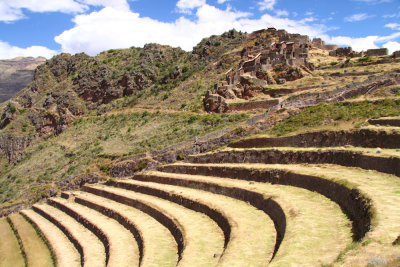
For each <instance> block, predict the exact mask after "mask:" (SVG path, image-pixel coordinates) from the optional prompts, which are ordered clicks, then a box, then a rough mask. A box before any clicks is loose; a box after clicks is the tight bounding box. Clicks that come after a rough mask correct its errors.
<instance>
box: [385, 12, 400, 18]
mask: <svg viewBox="0 0 400 267" xmlns="http://www.w3.org/2000/svg"><path fill="white" fill-rule="evenodd" d="M383 18H384V19H392V18H400V12H399V13H394V14H386V15H383Z"/></svg>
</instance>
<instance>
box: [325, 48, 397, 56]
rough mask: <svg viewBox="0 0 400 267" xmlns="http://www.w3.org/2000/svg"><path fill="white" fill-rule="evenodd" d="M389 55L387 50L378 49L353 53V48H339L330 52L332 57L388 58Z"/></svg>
mask: <svg viewBox="0 0 400 267" xmlns="http://www.w3.org/2000/svg"><path fill="white" fill-rule="evenodd" d="M388 54H389V52H388V49H387V48H377V49H368V50H367V51H361V52H356V51H353V49H352V48H351V47H342V48H338V49H336V50H334V51H330V52H329V56H332V57H351V58H355V57H365V56H369V57H380V56H387V55H388Z"/></svg>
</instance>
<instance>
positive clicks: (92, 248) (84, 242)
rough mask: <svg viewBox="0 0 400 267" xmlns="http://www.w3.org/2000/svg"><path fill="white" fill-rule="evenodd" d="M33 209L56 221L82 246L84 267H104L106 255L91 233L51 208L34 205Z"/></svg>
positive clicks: (70, 218)
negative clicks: (35, 208)
mask: <svg viewBox="0 0 400 267" xmlns="http://www.w3.org/2000/svg"><path fill="white" fill-rule="evenodd" d="M35 207H37V208H38V209H40V210H42V211H43V212H45V213H46V214H48V215H50V216H51V217H52V218H54V219H56V220H57V221H58V222H59V223H60V224H61V225H63V226H64V227H65V228H66V229H68V231H69V232H70V233H72V235H73V236H74V238H75V239H76V240H77V241H78V242H79V244H80V245H81V246H82V249H83V254H84V263H85V265H84V266H93V267H104V266H106V255H105V249H104V246H103V244H102V243H101V242H100V240H99V239H98V238H97V237H96V236H95V235H94V234H93V233H92V232H91V231H89V230H88V229H86V228H85V227H83V226H82V225H81V224H80V223H78V222H77V221H75V220H74V219H73V218H72V217H70V216H68V215H67V214H65V213H64V212H62V211H60V210H58V209H56V208H54V207H52V206H49V205H35Z"/></svg>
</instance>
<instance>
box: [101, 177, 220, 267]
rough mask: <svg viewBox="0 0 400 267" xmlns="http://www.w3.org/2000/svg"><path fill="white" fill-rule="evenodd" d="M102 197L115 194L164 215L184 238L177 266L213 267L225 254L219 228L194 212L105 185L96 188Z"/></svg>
mask: <svg viewBox="0 0 400 267" xmlns="http://www.w3.org/2000/svg"><path fill="white" fill-rule="evenodd" d="M95 188H96V189H100V190H101V191H102V194H107V193H112V194H115V195H118V196H119V197H123V198H126V199H131V200H135V201H139V202H141V203H143V204H145V205H148V206H151V207H153V208H154V209H156V210H158V211H161V212H162V213H163V214H164V215H166V216H168V217H169V218H171V219H172V220H173V221H174V222H175V224H176V225H177V226H178V227H179V229H180V230H181V231H182V234H183V241H184V250H183V253H182V258H181V260H180V262H179V264H178V266H214V265H216V264H217V263H218V261H219V258H218V257H214V254H222V252H223V249H224V237H223V233H222V230H221V229H220V228H219V227H218V225H217V224H216V223H215V222H214V221H213V220H211V219H210V218H209V217H207V216H206V215H204V214H202V213H199V212H194V211H192V210H190V209H187V208H184V207H182V206H180V205H178V204H175V203H171V202H169V201H166V200H163V199H160V198H157V197H154V196H150V195H146V194H141V193H136V192H133V191H130V190H125V189H121V188H113V187H109V186H104V185H98V186H95Z"/></svg>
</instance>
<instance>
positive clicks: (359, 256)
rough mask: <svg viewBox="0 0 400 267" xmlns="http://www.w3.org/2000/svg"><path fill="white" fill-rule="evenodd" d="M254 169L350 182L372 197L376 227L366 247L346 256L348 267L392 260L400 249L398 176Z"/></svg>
mask: <svg viewBox="0 0 400 267" xmlns="http://www.w3.org/2000/svg"><path fill="white" fill-rule="evenodd" d="M251 168H257V169H260V168H269V169H271V168H272V169H285V170H290V171H293V172H296V173H302V174H308V175H315V176H319V177H323V178H325V179H329V180H333V181H335V180H339V181H340V182H343V181H347V182H350V183H351V184H354V185H356V186H357V188H359V189H360V190H361V191H362V192H363V193H365V194H366V195H367V196H368V197H370V198H371V199H372V201H373V205H374V207H375V210H376V219H375V225H374V226H373V228H372V230H371V231H370V232H369V233H368V234H367V235H366V237H365V238H364V242H366V243H364V244H367V245H363V246H360V247H359V248H357V249H356V250H352V251H350V252H349V253H347V254H346V257H345V260H344V261H343V263H342V264H343V265H344V266H355V265H362V266H365V265H366V264H367V263H368V259H370V258H379V257H384V258H392V257H395V256H396V255H399V253H400V247H398V246H397V247H393V246H392V242H393V241H394V240H395V239H396V238H397V237H398V236H399V235H400V205H399V203H400V179H399V178H398V177H396V176H393V175H389V174H383V173H379V172H376V171H366V170H362V169H359V168H348V167H342V166H337V165H327V164H323V165H322V164H318V165H310V164H308V165H263V164H259V165H258V164H252V165H251Z"/></svg>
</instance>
